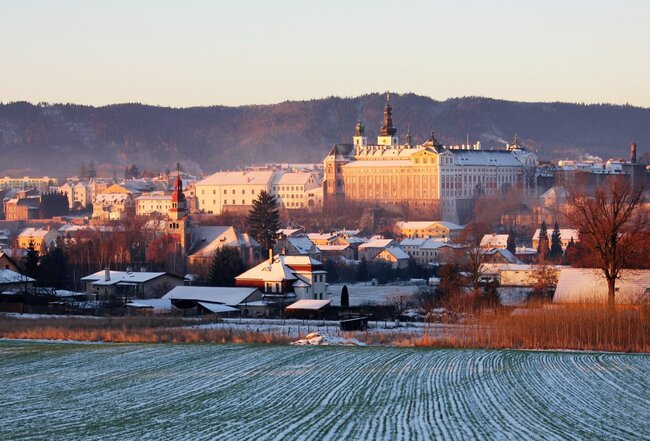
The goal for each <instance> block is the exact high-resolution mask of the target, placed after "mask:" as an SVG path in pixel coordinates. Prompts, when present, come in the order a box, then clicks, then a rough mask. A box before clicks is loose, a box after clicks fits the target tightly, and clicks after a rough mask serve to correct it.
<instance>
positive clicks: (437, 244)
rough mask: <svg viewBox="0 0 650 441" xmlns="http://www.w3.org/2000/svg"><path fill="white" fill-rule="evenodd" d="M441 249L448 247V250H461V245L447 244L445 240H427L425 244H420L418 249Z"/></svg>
mask: <svg viewBox="0 0 650 441" xmlns="http://www.w3.org/2000/svg"><path fill="white" fill-rule="evenodd" d="M442 247H449V248H457V249H460V248H463V245H461V244H458V243H452V242H448V241H446V240H445V239H427V241H426V242H424V243H423V244H422V246H421V247H420V249H421V250H437V249H440V248H442Z"/></svg>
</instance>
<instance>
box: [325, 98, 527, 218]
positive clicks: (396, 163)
mask: <svg viewBox="0 0 650 441" xmlns="http://www.w3.org/2000/svg"><path fill="white" fill-rule="evenodd" d="M536 166H537V157H536V155H535V154H534V153H532V152H529V151H527V150H526V149H525V148H523V147H522V146H521V144H520V143H519V140H518V138H517V137H516V136H515V139H514V141H513V142H512V143H511V144H509V145H507V146H506V149H504V150H482V149H481V146H480V143H476V144H474V145H461V146H443V145H442V144H440V143H439V142H438V140H437V139H436V138H435V136H434V134H433V133H432V134H431V137H430V138H429V139H428V140H427V141H426V142H424V143H422V144H420V145H413V143H412V142H411V136H410V133H407V136H406V142H405V143H404V144H400V142H399V138H398V136H397V129H396V128H395V127H394V126H393V119H392V107H391V105H390V100H389V98H388V97H387V103H386V107H385V109H384V124H383V126H382V127H381V129H380V131H379V135H378V137H377V142H376V143H375V144H374V145H373V144H369V143H368V138H367V137H366V135H365V128H364V126H363V124H362V123H361V122H359V123H357V125H356V129H355V136H354V137H353V138H352V144H337V145H334V146H333V147H332V149H331V151H330V152H329V154H328V155H327V156H326V158H325V160H324V168H325V179H324V182H325V183H324V189H325V199H326V203H330V204H332V205H338V206H342V204H343V203H344V201H348V202H359V203H364V204H383V205H397V206H403V205H407V206H409V207H410V208H411V209H412V210H411V211H420V212H422V213H425V214H430V215H431V214H433V215H436V214H438V213H440V214H439V215H440V216H441V219H443V220H447V221H453V222H458V219H459V210H458V208H459V205H461V204H459V203H458V202H459V201H461V200H471V199H473V198H475V197H477V196H478V195H481V194H485V195H498V194H505V193H506V192H508V191H509V190H511V189H520V190H521V191H523V192H525V193H529V194H533V193H534V192H535V185H536V180H535V172H536Z"/></svg>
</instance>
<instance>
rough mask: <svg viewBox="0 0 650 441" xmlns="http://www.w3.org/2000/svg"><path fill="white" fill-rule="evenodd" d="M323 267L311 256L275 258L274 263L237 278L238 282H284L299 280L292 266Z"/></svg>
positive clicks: (265, 262) (265, 264) (267, 263)
mask: <svg viewBox="0 0 650 441" xmlns="http://www.w3.org/2000/svg"><path fill="white" fill-rule="evenodd" d="M307 265H312V266H314V265H322V263H321V262H319V261H318V260H316V259H314V258H312V257H310V256H274V257H273V263H271V264H269V261H268V260H265V261H264V262H262V263H260V264H259V265H257V266H254V267H253V268H251V269H249V270H248V271H245V272H244V273H242V274H240V275H238V276H237V277H236V279H237V280H264V281H266V282H281V281H283V280H298V279H299V277H298V275H297V274H295V273H294V270H293V269H292V268H291V267H292V266H307Z"/></svg>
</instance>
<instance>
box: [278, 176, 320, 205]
mask: <svg viewBox="0 0 650 441" xmlns="http://www.w3.org/2000/svg"><path fill="white" fill-rule="evenodd" d="M271 193H272V194H274V195H276V196H277V199H278V203H279V204H280V207H281V208H284V209H287V210H297V209H307V210H312V211H321V210H322V209H323V187H322V183H321V182H320V180H319V178H318V173H316V172H311V173H308V172H295V173H276V174H275V176H274V178H273V182H272V187H271Z"/></svg>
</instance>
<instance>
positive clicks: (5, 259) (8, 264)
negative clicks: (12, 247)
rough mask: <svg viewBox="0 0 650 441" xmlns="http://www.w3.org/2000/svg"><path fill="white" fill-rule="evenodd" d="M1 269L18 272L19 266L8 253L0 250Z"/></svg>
mask: <svg viewBox="0 0 650 441" xmlns="http://www.w3.org/2000/svg"><path fill="white" fill-rule="evenodd" d="M0 269H8V270H11V271H15V272H18V265H17V264H16V262H14V260H13V259H12V258H11V257H9V256H8V255H7V253H5V252H3V251H1V250H0Z"/></svg>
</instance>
